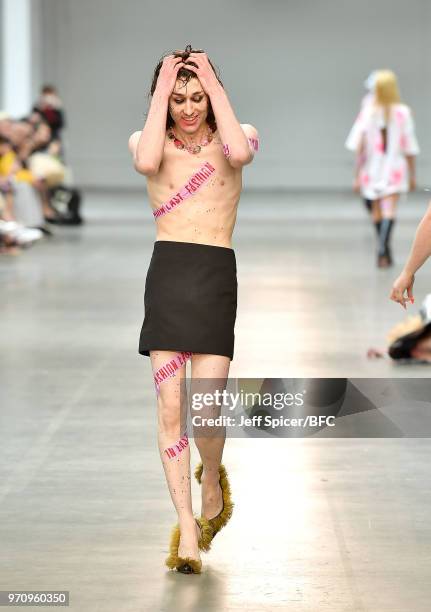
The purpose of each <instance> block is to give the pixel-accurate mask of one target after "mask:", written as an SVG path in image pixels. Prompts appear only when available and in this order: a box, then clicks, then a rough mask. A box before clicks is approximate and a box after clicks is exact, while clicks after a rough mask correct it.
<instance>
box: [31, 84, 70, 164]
mask: <svg viewBox="0 0 431 612" xmlns="http://www.w3.org/2000/svg"><path fill="white" fill-rule="evenodd" d="M34 115H39V117H41V118H42V119H43V120H44V121H45V122H46V123H47V124H48V125H49V127H50V129H51V134H52V140H55V141H58V145H59V148H60V155H61V156H62V155H63V151H62V142H61V130H62V129H63V128H64V126H65V118H64V110H63V103H62V101H61V99H60V96H59V95H58V92H57V90H56V88H55V87H54V86H53V85H44V86H43V87H42V89H41V93H40V97H39V100H38V101H37V102H36V104H35V105H34V106H33V113H32V115H31V117H33V116H34ZM33 120H35V119H34V118H33Z"/></svg>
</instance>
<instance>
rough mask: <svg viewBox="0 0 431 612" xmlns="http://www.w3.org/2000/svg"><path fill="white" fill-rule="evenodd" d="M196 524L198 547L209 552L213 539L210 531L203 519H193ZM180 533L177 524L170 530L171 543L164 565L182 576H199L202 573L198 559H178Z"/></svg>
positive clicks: (200, 562)
mask: <svg viewBox="0 0 431 612" xmlns="http://www.w3.org/2000/svg"><path fill="white" fill-rule="evenodd" d="M195 521H196V523H197V524H198V525H199V529H200V537H199V539H198V546H199V549H200V550H209V549H210V547H211V541H212V538H213V532H212V529H211V527H210V525H209V523H208V521H207V520H206V518H205V517H203V516H201V517H200V518H195ZM180 537H181V531H180V526H179V525H178V524H177V525H175V527H173V529H172V533H171V542H170V545H169V556H168V557H167V559H166V561H165V563H166V565H167V566H168V567H169V569H176V570H177V571H178V572H181V573H182V574H200V573H201V571H202V561H201V560H200V559H193V558H192V557H180V556H179V555H178V547H179V545H180Z"/></svg>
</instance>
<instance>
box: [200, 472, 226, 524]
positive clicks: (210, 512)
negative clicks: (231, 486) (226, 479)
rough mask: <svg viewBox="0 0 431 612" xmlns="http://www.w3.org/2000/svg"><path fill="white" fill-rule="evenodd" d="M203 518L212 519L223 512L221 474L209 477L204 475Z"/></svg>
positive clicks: (206, 474)
mask: <svg viewBox="0 0 431 612" xmlns="http://www.w3.org/2000/svg"><path fill="white" fill-rule="evenodd" d="M201 483H202V512H201V514H202V516H204V517H205V518H206V519H208V520H209V519H212V518H214V517H215V516H217V515H218V514H220V512H221V511H222V510H223V492H222V490H221V486H220V473H219V472H218V471H217V472H216V473H215V474H214V475H211V476H208V473H207V472H205V471H204V472H203V473H202V478H201Z"/></svg>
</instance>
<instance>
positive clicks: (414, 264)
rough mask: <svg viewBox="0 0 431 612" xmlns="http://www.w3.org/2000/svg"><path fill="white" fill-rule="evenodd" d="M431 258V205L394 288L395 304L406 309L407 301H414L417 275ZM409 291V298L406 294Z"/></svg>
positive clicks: (418, 229) (420, 224)
mask: <svg viewBox="0 0 431 612" xmlns="http://www.w3.org/2000/svg"><path fill="white" fill-rule="evenodd" d="M430 256H431V203H430V205H429V207H428V210H427V212H426V213H425V215H424V217H423V219H422V221H421V222H420V223H419V226H418V228H417V230H416V235H415V239H414V241H413V245H412V248H411V251H410V255H409V257H408V259H407V262H406V264H405V266H404V269H403V271H402V272H401V274H400V275H399V277H398V278H397V279H396V281H395V282H394V284H393V286H392V291H391V295H390V298H391V300H393V301H394V302H398V303H399V304H401V306H402V307H403V308H405V307H406V303H407V301H409V300H410V301H412V302H413V300H414V297H413V284H414V280H415V273H416V271H417V270H419V268H420V267H421V266H422V265H423V264H424V263H425V261H426V260H427V259H428V257H430ZM405 291H407V297H405V295H404V292H405Z"/></svg>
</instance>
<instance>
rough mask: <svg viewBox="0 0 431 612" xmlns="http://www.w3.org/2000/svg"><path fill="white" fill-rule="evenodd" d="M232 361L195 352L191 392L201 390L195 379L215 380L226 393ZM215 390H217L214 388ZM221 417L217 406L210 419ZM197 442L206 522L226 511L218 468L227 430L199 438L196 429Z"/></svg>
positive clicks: (203, 510) (206, 386) (218, 387)
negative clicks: (224, 509)
mask: <svg viewBox="0 0 431 612" xmlns="http://www.w3.org/2000/svg"><path fill="white" fill-rule="evenodd" d="M229 366H230V359H229V357H224V356H223V355H203V354H199V353H195V354H193V356H192V381H191V389H190V390H191V393H193V392H194V390H195V389H196V390H198V389H199V384H196V383H195V381H196V379H204V380H206V379H209V378H216V379H218V380H217V381H216V387H215V388H217V389H218V390H220V391H223V389H224V388H225V385H224V384H220V382H221V381H223V380H224V381H225V380H226V379H227V377H228V375H229ZM204 387H205V392H211V389H210V388H209V384H208V383H205V384H204ZM214 390H215V389H214ZM219 414H220V408H217V407H214V408H213V409H212V412H211V415H210V416H211V417H217V416H218V415H219ZM194 432H195V433H194V439H195V443H196V446H197V448H198V451H199V454H200V456H201V460H202V465H203V472H202V479H201V483H202V510H201V514H202V516H204V517H205V518H207V519H211V518H214V517H215V516H217V514H219V513H220V512H221V510H222V508H223V496H222V490H221V487H220V485H219V478H220V475H219V466H220V463H221V460H222V455H223V449H224V444H225V439H226V429H225V428H224V427H223V428H220V429H219V430H218V432H217V436H216V437H215V436H198V435H197V434H198V433H199V428H195V430H194Z"/></svg>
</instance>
